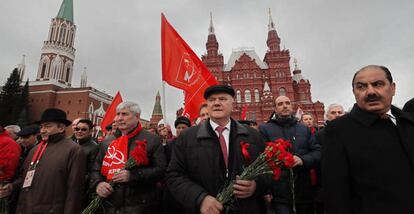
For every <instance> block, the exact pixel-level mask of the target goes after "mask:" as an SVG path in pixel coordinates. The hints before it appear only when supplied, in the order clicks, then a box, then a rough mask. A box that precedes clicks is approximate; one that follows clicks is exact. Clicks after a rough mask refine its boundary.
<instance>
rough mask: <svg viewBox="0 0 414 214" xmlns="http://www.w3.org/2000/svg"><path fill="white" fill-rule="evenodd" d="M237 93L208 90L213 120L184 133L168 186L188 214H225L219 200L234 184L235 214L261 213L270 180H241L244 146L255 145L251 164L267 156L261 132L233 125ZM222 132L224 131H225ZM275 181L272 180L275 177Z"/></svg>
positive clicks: (226, 88)
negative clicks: (242, 143)
mask: <svg viewBox="0 0 414 214" xmlns="http://www.w3.org/2000/svg"><path fill="white" fill-rule="evenodd" d="M234 95H235V93H234V90H233V88H231V87H230V86H226V85H216V86H211V87H209V88H207V89H206V91H205V93H204V98H205V99H206V100H207V105H208V107H207V108H208V112H209V115H210V119H207V120H206V121H204V122H202V123H200V124H199V125H197V126H193V127H190V128H188V129H186V130H184V131H183V132H182V133H181V134H180V136H179V137H178V139H177V141H176V144H175V146H174V149H173V153H172V157H171V162H170V165H169V167H168V169H167V184H168V188H169V189H170V191H171V192H172V193H173V196H174V197H175V199H176V200H177V201H178V202H179V203H180V204H181V205H183V206H184V208H185V212H186V213H213V214H214V213H216V214H218V213H220V212H221V211H223V210H224V209H223V205H222V204H221V203H220V202H219V201H217V199H216V198H215V197H216V195H217V193H218V192H219V191H220V190H221V189H222V188H223V187H224V186H225V184H226V183H228V182H229V181H230V180H236V184H235V185H234V186H233V187H234V195H235V197H236V201H235V203H234V204H233V207H234V208H235V209H234V210H230V212H229V213H242V214H256V213H261V209H262V208H263V207H261V205H262V204H261V203H260V201H261V202H263V200H261V196H262V195H263V193H264V192H265V189H266V185H267V183H268V181H269V180H268V179H266V178H268V176H263V177H261V178H260V179H256V180H238V178H237V177H236V176H237V175H240V174H241V173H242V171H243V167H244V166H243V164H244V161H243V156H242V153H241V148H240V143H241V142H246V143H249V148H248V152H249V154H250V157H251V160H254V159H255V158H257V156H258V155H259V154H260V153H261V152H262V151H263V149H264V143H263V140H262V139H261V137H260V134H259V132H258V131H256V130H254V129H252V128H250V127H248V126H245V125H242V124H240V123H239V122H237V121H235V120H233V119H232V118H231V117H230V115H231V112H232V109H233V106H234ZM219 130H220V131H219ZM269 178H270V177H269Z"/></svg>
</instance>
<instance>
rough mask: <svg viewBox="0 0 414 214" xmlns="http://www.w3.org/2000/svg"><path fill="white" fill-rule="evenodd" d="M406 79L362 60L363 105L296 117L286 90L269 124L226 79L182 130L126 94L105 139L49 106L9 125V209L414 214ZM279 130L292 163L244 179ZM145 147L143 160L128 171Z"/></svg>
mask: <svg viewBox="0 0 414 214" xmlns="http://www.w3.org/2000/svg"><path fill="white" fill-rule="evenodd" d="M395 88H396V85H395V83H394V81H393V78H392V75H391V72H390V71H389V70H388V69H387V68H386V67H384V66H378V65H369V66H366V67H363V68H361V69H360V70H358V71H357V72H356V73H355V75H354V77H353V79H352V91H353V94H354V96H355V100H356V103H355V104H354V106H353V108H352V109H351V110H350V111H349V112H345V110H344V108H343V106H341V105H339V104H331V105H328V107H327V109H326V113H325V119H326V121H325V123H324V125H323V126H320V125H319V126H318V124H317V123H316V121H315V119H314V116H313V115H312V114H311V113H309V112H305V113H304V114H302V116H301V118H296V117H295V114H294V112H293V105H294V104H293V103H292V101H291V100H290V99H289V97H287V96H279V97H277V98H276V99H275V109H274V113H273V114H272V115H269V120H268V121H267V122H266V123H262V124H259V125H258V124H257V123H256V122H255V121H249V120H240V121H237V120H234V119H233V118H232V117H231V113H232V110H233V108H234V106H235V91H234V90H233V88H232V87H230V86H227V85H215V86H211V87H209V88H207V89H206V91H205V93H204V98H205V100H206V103H205V104H202V105H201V107H200V111H199V113H200V114H199V118H198V119H197V120H196V121H190V119H188V118H186V117H183V116H181V117H177V118H176V120H175V122H174V124H173V125H174V127H175V130H176V133H175V136H174V135H173V133H172V130H171V126H170V124H168V123H167V122H166V121H164V120H161V121H160V122H159V123H158V126H157V127H156V128H154V129H148V130H146V129H144V128H143V127H142V126H141V124H140V122H139V121H140V115H141V109H140V107H139V105H138V104H137V103H134V102H129V101H125V102H122V103H120V104H119V105H118V106H117V108H116V116H115V120H114V122H113V124H111V125H110V126H108V127H107V133H108V134H107V136H106V137H105V139H104V140H103V141H102V142H97V141H96V140H95V139H94V137H93V129H94V124H93V123H92V122H91V121H90V120H89V119H84V118H79V119H76V120H74V121H69V120H67V116H66V113H65V112H63V111H62V110H60V109H55V108H52V109H46V110H45V111H44V112H43V114H42V116H41V118H40V119H39V120H38V121H36V122H35V123H34V124H33V125H30V126H27V127H24V128H23V129H20V127H18V126H16V125H9V126H5V127H4V128H1V130H0V149H3V148H6V146H14V147H16V145H19V147H16V148H17V149H15V151H17V152H18V153H19V157H18V159H17V160H18V167H17V168H16V169H15V172H13V176H12V178H11V179H9V180H7V181H2V182H1V184H0V199H1V200H4V199H6V200H7V201H8V203H7V204H8V210H9V213H23V214H30V213H33V214H37V213H59V214H61V213H65V214H72V213H73V214H79V213H81V212H82V210H84V209H85V208H86V207H87V206H88V204H89V203H90V202H91V201H92V199H93V198H94V197H97V196H99V197H101V198H103V202H102V204H101V206H100V207H99V208H98V210H97V211H96V213H102V214H103V213H108V214H112V213H124V214H126V213H150V214H152V213H154V214H158V213H159V214H169V213H172V214H175V213H177V214H178V213H202V214H204V213H240V214H256V213H269V214H270V213H274V214H324V213H328V214H331V213H333V214H351V213H352V214H373V213H375V214H381V213H407V214H408V213H414V203H412V202H413V201H412V196H411V195H412V193H413V192H414V182H413V181H414V134H413V133H414V99H412V100H410V101H408V102H407V103H406V105H405V106H404V108H403V109H402V110H401V109H399V108H397V107H395V106H393V105H392V98H393V96H394V95H395ZM68 126H71V128H72V130H73V135H71V136H66V132H65V130H66V127H68ZM278 139H283V140H287V141H289V142H290V143H291V145H292V146H291V148H290V150H289V152H290V153H291V154H292V155H293V166H292V168H290V169H288V168H283V169H282V171H281V174H280V177H279V178H278V179H277V180H274V179H272V176H271V175H261V176H259V177H257V178H256V179H252V180H243V179H241V178H240V177H239V176H240V175H241V173H242V172H243V170H244V167H245V165H244V163H245V162H244V159H243V158H244V156H243V154H242V151H241V148H240V143H241V142H243V143H248V145H249V147H248V153H249V157H250V158H252V159H253V160H254V159H255V158H257V157H258V156H259V155H260V154H261V153H262V152H263V151H264V149H265V147H266V142H271V141H275V140H278ZM142 145H144V147H143V148H145V150H144V151H145V154H138V155H141V157H145V158H143V161H142V163H140V164H136V165H134V166H133V167H131V168H127V167H126V166H125V164H126V163H127V161H128V160H129V159H130V158H132V157H134V158H135V156H136V155H137V154H136V149H135V148H138V147H140V146H142ZM142 155H143V156H142ZM10 157H11V156H10ZM144 160H145V161H144ZM5 170H6V168H5V167H3V166H0V175H2V174H3V172H5ZM230 182H233V189H234V192H233V193H234V200H232V201H231V203H230V204H222V203H220V201H219V200H218V199H217V198H216V196H217V194H218V193H219V192H220V191H221V190H222V189H223V187H224V186H225V185H227V184H229V183H230Z"/></svg>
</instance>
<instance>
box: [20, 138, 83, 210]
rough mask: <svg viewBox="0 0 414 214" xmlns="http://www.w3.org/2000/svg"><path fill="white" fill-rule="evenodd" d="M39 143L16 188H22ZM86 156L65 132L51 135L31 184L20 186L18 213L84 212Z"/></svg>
mask: <svg viewBox="0 0 414 214" xmlns="http://www.w3.org/2000/svg"><path fill="white" fill-rule="evenodd" d="M39 145H40V144H37V145H36V146H34V147H33V149H31V150H30V152H29V154H28V156H27V157H26V159H25V161H24V163H23V169H22V170H23V171H22V172H23V173H22V174H21V177H20V179H19V181H20V182H18V183H17V184H16V185H15V186H14V188H18V189H20V188H21V186H22V184H23V180H24V177H25V176H26V173H27V171H28V168H29V166H30V162H31V161H32V158H33V155H34V153H35V152H36V151H37V150H38V147H39ZM85 163H86V157H85V154H84V153H83V151H82V149H81V147H80V146H79V145H78V144H76V143H75V142H73V141H72V140H70V139H66V138H65V136H64V134H56V135H53V136H49V140H48V145H47V147H46V149H45V151H44V153H43V156H42V157H41V159H40V162H39V164H38V165H37V167H36V169H35V174H34V178H33V181H32V185H31V186H30V187H26V188H22V189H20V194H19V199H18V203H17V209H16V213H18V214H40V213H56V214H62V213H63V214H73V213H80V212H81V211H82V210H81V205H82V196H83V193H84V183H85V179H84V178H85V173H86V164H85Z"/></svg>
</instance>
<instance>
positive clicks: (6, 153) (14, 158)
mask: <svg viewBox="0 0 414 214" xmlns="http://www.w3.org/2000/svg"><path fill="white" fill-rule="evenodd" d="M0 135H6V133H1V134H0ZM5 137H7V138H8V136H0V138H1V142H0V186H4V185H7V184H8V183H9V182H11V181H12V179H13V177H14V174H15V173H16V170H17V167H18V165H19V159H20V152H21V148H20V146H19V145H18V144H17V143H16V142H14V141H13V140H12V139H11V138H10V139H6V138H5ZM8 209H9V204H8V197H3V198H0V214H7V213H8Z"/></svg>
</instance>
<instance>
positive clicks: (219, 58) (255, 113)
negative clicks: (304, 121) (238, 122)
mask: <svg viewBox="0 0 414 214" xmlns="http://www.w3.org/2000/svg"><path fill="white" fill-rule="evenodd" d="M268 29H269V31H268V37H267V40H266V44H267V47H268V50H267V52H266V53H265V56H264V59H263V60H261V59H260V58H259V56H258V55H257V53H256V52H255V50H254V49H253V48H239V49H234V50H233V52H232V53H231V55H230V58H229V59H228V60H227V63H226V64H225V61H224V58H223V55H222V54H220V53H219V51H218V50H219V43H218V42H217V39H216V34H215V32H214V26H213V21H212V19H211V20H210V27H209V35H208V39H207V43H206V48H207V53H206V54H205V55H203V56H202V57H201V59H202V61H203V63H204V64H205V65H206V66H207V67H208V68H209V70H210V71H211V73H212V74H213V75H214V76H215V77H216V79H217V80H218V81H219V82H220V83H221V84H227V85H231V86H232V87H233V88H234V89H235V91H236V103H237V104H236V108H235V109H234V111H233V114H232V117H233V118H236V119H239V118H240V115H241V110H242V109H243V106H247V114H246V115H247V119H250V120H256V121H257V122H264V121H267V120H268V119H269V116H270V115H271V113H272V112H273V111H274V109H275V104H274V99H275V98H276V97H278V96H279V95H286V96H288V97H289V98H290V99H291V101H292V103H293V106H294V109H295V111H296V109H297V108H298V107H300V108H301V109H302V110H303V111H304V112H310V113H312V114H313V115H314V116H315V117H316V118H315V119H316V121H318V123H323V121H324V118H323V115H324V105H323V103H321V102H319V101H316V102H313V101H312V95H311V84H310V82H309V80H307V79H305V78H304V77H303V75H302V71H301V70H300V69H299V68H298V66H297V62H296V61H295V68H294V69H293V71H291V68H290V64H289V62H290V52H289V50H287V49H281V48H280V38H279V36H278V34H277V31H276V28H275V24H274V22H273V20H272V16H271V14H270V11H269V24H268Z"/></svg>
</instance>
